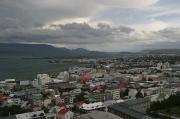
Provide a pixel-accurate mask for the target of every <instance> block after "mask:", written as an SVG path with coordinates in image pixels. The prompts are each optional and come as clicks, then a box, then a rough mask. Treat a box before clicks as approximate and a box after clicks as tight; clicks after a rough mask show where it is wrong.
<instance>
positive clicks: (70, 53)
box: [0, 43, 180, 57]
mask: <svg viewBox="0 0 180 119" xmlns="http://www.w3.org/2000/svg"><path fill="white" fill-rule="evenodd" d="M141 54H175V55H180V49H155V50H142V51H140V52H99V51H89V50H86V49H83V48H77V49H68V48H57V47H53V46H51V45H46V44H17V43H13V44H12V43H11V44H9V43H0V56H33V57H47V56H57V57H78V56H99V57H100V56H118V55H141Z"/></svg>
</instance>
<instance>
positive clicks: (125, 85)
mask: <svg viewBox="0 0 180 119" xmlns="http://www.w3.org/2000/svg"><path fill="white" fill-rule="evenodd" d="M119 88H120V89H121V90H125V89H127V88H128V84H127V83H125V82H121V83H120V84H119Z"/></svg>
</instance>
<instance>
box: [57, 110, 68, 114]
mask: <svg viewBox="0 0 180 119" xmlns="http://www.w3.org/2000/svg"><path fill="white" fill-rule="evenodd" d="M67 112H68V109H61V110H60V111H59V112H58V114H60V115H65V114H66V113H67Z"/></svg>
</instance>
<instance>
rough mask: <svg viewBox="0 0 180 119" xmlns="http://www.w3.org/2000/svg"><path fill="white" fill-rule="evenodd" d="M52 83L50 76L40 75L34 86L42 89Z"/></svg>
mask: <svg viewBox="0 0 180 119" xmlns="http://www.w3.org/2000/svg"><path fill="white" fill-rule="evenodd" d="M49 82H52V79H51V78H50V77H49V75H48V74H38V75H37V79H34V81H33V86H34V87H36V88H39V89H41V88H42V87H43V86H45V84H47V83H49Z"/></svg>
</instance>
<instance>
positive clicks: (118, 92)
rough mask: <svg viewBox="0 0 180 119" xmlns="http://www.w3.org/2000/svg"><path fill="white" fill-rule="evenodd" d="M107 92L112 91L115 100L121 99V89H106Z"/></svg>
mask: <svg viewBox="0 0 180 119" xmlns="http://www.w3.org/2000/svg"><path fill="white" fill-rule="evenodd" d="M106 92H110V93H111V95H112V98H113V100H119V99H120V89H111V90H106Z"/></svg>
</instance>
